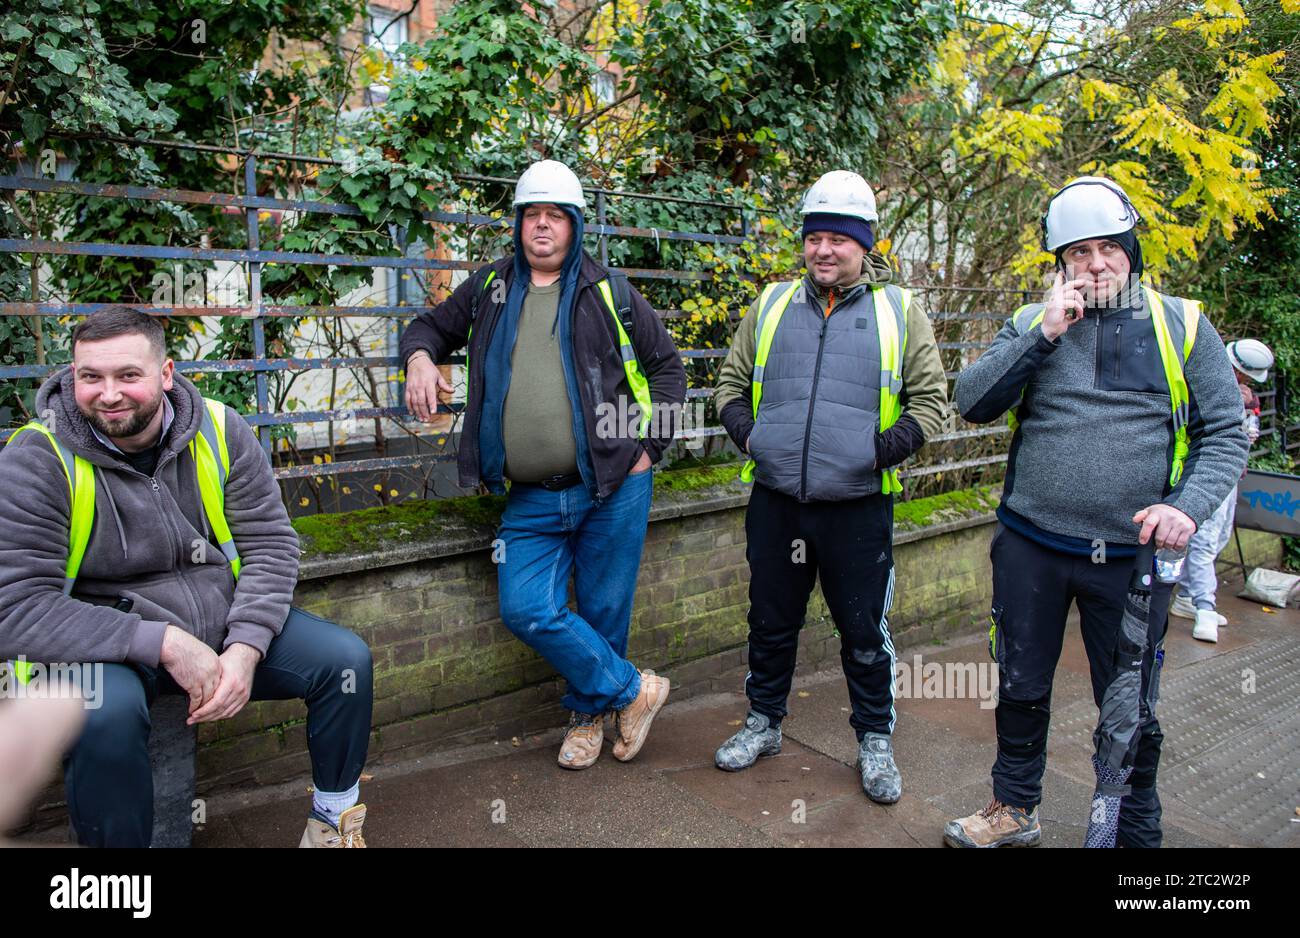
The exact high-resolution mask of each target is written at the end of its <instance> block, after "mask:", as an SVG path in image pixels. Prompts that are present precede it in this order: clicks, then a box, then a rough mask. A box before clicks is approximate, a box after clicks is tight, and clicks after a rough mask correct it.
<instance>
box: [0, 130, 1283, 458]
mask: <svg viewBox="0 0 1300 938" xmlns="http://www.w3.org/2000/svg"><path fill="white" fill-rule="evenodd" d="M100 139H111V140H113V141H118V142H129V143H131V144H134V145H151V146H159V147H174V148H179V149H186V150H193V151H198V152H205V153H212V154H214V155H218V156H226V157H236V158H238V159H239V160H241V161H242V185H243V194H242V195H241V194H232V193H221V192H208V191H196V190H189V189H177V188H163V187H151V186H133V185H111V184H98V183H87V182H79V181H75V180H60V179H51V178H47V177H43V176H23V175H5V176H0V190H7V191H11V192H19V191H26V192H31V193H43V194H51V195H72V196H79V197H87V198H108V199H129V200H140V201H147V202H171V203H179V204H185V205H196V206H212V207H219V208H225V209H231V210H235V211H240V212H242V213H243V214H244V233H245V238H246V245H245V247H243V248H219V247H186V246H175V245H132V244H108V243H87V242H67V241H59V240H47V239H46V240H43V239H31V238H29V239H0V252H5V253H11V254H35V255H38V256H42V257H52V256H59V255H65V256H67V255H74V256H85V257H114V258H137V259H143V260H159V261H166V260H174V261H217V262H228V263H233V264H241V265H244V268H245V282H246V284H247V286H248V300H249V301H248V303H247V304H241V305H228V306H186V305H161V306H160V305H153V304H148V305H145V304H128V305H136V306H138V308H140V309H142V310H145V311H147V312H150V313H152V314H155V315H165V316H182V317H183V316H192V317H209V316H215V317H238V318H241V319H246V320H249V321H250V323H251V330H252V346H253V356H252V358H247V359H204V360H200V361H177V362H176V368H177V370H178V371H180V372H182V373H186V372H189V373H194V372H200V373H217V372H247V373H252V374H253V375H254V381H255V404H256V412H255V413H250V414H246V415H245V420H246V421H247V422H248V423H249V424H250V425H251V426H252V427H254V429H255V430H256V431H257V432H258V436H259V438H260V441H261V444H262V446H263V447H264V448H265V450H266V452H267V453H268V455H270V454H271V452H272V434H271V432H270V429H271V428H272V427H276V426H286V425H292V424H302V423H315V422H327V421H333V420H338V419H340V418H342V417H343V416H344V415H346V416H347V417H349V418H357V419H369V418H384V419H392V420H396V421H402V420H404V419H408V418H410V416H411V415H410V414H409V412H408V411H407V410H406V408H405V407H404V406H400V405H399V406H374V407H363V408H356V407H347V408H332V409H327V410H311V411H299V410H294V411H276V410H274V409H273V408H272V406H271V399H270V393H269V387H268V376H269V375H271V374H272V373H275V372H287V371H300V370H316V369H342V368H372V367H382V368H392V369H399V368H400V367H401V362H400V361H399V360H398V359H397V357H396V356H389V355H376V356H364V355H360V356H339V355H335V356H328V357H320V358H316V357H308V356H301V355H300V356H292V355H290V356H282V357H273V356H271V355H268V351H267V342H266V329H265V326H266V321H267V320H268V319H273V318H276V317H289V318H295V319H297V318H311V317H317V318H333V317H343V318H348V317H366V318H381V319H382V318H391V319H393V320H396V321H398V322H402V321H405V320H408V319H411V318H413V317H415V316H416V315H418V314H420V313H422V312H431V311H432V310H433V309H434V308H435V307H433V306H427V305H419V304H408V303H406V302H405V300H404V297H403V296H402V286H401V279H400V278H398V303H397V304H395V305H394V304H385V305H374V306H370V305H365V306H340V305H336V306H324V305H317V306H312V305H289V304H276V303H267V302H265V301H264V299H263V296H262V267H263V265H265V264H270V263H274V264H305V265H318V266H320V265H332V266H347V267H364V268H371V269H374V268H390V269H395V270H401V271H404V272H417V273H418V272H425V271H454V270H473V269H476V268H477V267H479V266H480V265H481V263H482V262H481V261H469V260H455V259H450V258H439V257H432V256H427V254H428V252H427V251H426V252H425V255H424V256H418V257H413V256H405V255H393V256H388V255H384V256H357V255H343V254H323V253H314V252H304V251H283V250H264V249H262V248H261V235H262V229H261V227H260V225H261V220H260V217H259V215H260V213H262V212H267V211H282V212H303V213H318V214H326V215H338V216H351V217H364V213H363V212H362V211H361V210H360V209H358V208H356V207H355V206H352V205H348V204H346V203H339V202H331V201H320V200H312V199H292V198H275V197H269V196H259V195H257V194H256V193H257V176H258V165H259V162H258V161H259V160H264V161H265V160H277V161H287V162H298V163H306V164H318V165H320V164H325V165H339V164H338V161H335V160H331V159H327V158H324V157H315V156H305V155H299V154H287V153H258V152H254V151H251V150H242V149H237V148H229V147H218V146H212V145H207V144H193V143H187V142H181V141H142V140H134V139H127V138H100ZM457 178H458V179H459V180H460V181H462V182H466V183H476V184H498V185H512V184H513V183H514V181H515V180H513V179H508V178H503V177H492V176H476V175H462V176H458V177H457ZM586 191H588V192H589V193H592V194H593V195H594V196H595V214H596V219H595V224H592V225H589V226H587V227H586V231H587V232H588V233H590V234H592V235H594V236H595V237H596V238H597V239H598V252H599V259H600V261H601V262H602V264H605V265H608V262H609V240H610V239H611V238H653V239H656V240H666V241H686V242H698V243H708V244H717V245H732V246H735V245H740V244H742V243H743V242H745V241H746V239H747V238H748V237H749V235H750V232H751V225H750V219H751V218H752V217H753V215H754V213H755V210H754V209H753V208H750V207H746V206H743V205H740V204H736V203H725V202H711V201H706V200H696V199H688V198H684V197H678V196H666V195H659V194H654V193H636V192H626V191H621V190H611V189H603V188H596V187H587V190H586ZM611 197H615V198H626V199H646V200H652V201H659V202H666V203H675V204H682V205H686V206H691V207H696V208H699V207H706V208H712V209H720V210H722V211H723V212H724V213H728V214H729V213H732V212H734V213H735V215H736V220H735V223H736V225H737V226H738V228H739V233H738V234H732V233H729V232H726V231H721V232H718V231H685V230H675V229H656V228H643V227H630V226H624V225H613V224H609V213H608V199H609V198H611ZM423 217H424V220H425V221H427V222H428V223H429V224H431V225H447V226H453V225H462V226H469V227H472V228H479V227H503V228H507V229H508V228H509V227H511V226H512V225H513V219H512V218H506V217H497V216H491V215H484V214H476V213H471V212H446V211H438V212H426V213H423ZM622 270H623V271H624V272H625V273H626V274H627V275H628V276H629V277H631V278H634V279H645V280H672V281H682V282H690V281H697V282H708V281H711V280H712V279H713V278H714V275H713V273H712V272H710V271H700V270H674V269H658V268H622ZM34 289H39V286H34ZM912 289H913V290H914V291H917V292H918V293H920V294H921V295H922V296H923V297H925V296H926V295H927V294H929V295H935V294H937V295H940V296H943V297H945V298H952V297H965V298H966V299H967V303H965V304H958V305H973V304H974V303H975V302H976V301H978V302H980V303H982V304H983V305H985V306H992V307H994V308H993V309H992V310H990V309H987V308H980V309H976V308H972V309H963V310H934V309H933V304H928V303H927V308H929V309H930V310H931V312H930V315H931V319H932V321H933V323H934V326H935V330H936V333H937V334H938V336H939V349H940V352H941V354H942V355H943V356H944V358H945V368H946V369H947V370H945V375H946V376H947V377H948V379H949V380H950V381H951V380H952V379H954V378H955V377H956V375H957V373H958V372H959V370H960V364H961V362H962V361H964V360H965V359H966V357H967V356H968V355H969V354H970V353H973V352H977V351H979V350H981V349H983V348H986V347H987V346H988V344H989V341H990V340H991V338H992V335H993V334H994V333H995V332H996V330H997V328H998V327H999V326H1000V325H1001V322H1002V321H1003V320H1004V319H1005V318H1006V316H1007V315H1008V314H1009V313H1010V312H1011V310H1012V309H1014V308H1015V307H1016V306H1018V305H1020V303H1022V302H1025V301H1027V300H1028V299H1029V297H1028V296H1027V295H1026V294H1023V293H1022V292H1021V291H1018V290H1012V289H1005V290H1004V289H1000V288H989V287H952V286H943V285H920V286H913V287H912ZM984 301H988V302H987V303H985V302H984ZM109 305H120V304H109V303H75V302H43V301H41V299H40V297H39V296H33V297H32V298H31V300H29V301H28V302H3V303H0V314H4V315H9V316H22V317H48V316H55V317H59V316H68V315H85V314H89V313H92V312H94V311H96V310H97V309H101V308H103V307H105V306H109ZM999 307H1001V308H999ZM657 312H658V313H659V315H660V316H661V317H663V318H665V319H668V320H672V319H674V318H679V317H682V316H684V315H686V314H684V313H683V312H681V311H679V310H671V309H661V310H657ZM953 324H957V327H958V328H957V330H956V332H957V335H956V336H955V337H954V336H951V335H949V334H948V333H950V332H952V331H954V330H953V329H952V326H953ZM972 333H974V334H976V335H975V337H973V336H972ZM680 353H681V355H682V357H683V358H684V359H686V360H687V361H688V362H689V361H697V362H707V361H708V360H710V359H721V358H723V357H724V356H725V355H726V354H727V350H726V349H724V348H702V349H681V350H680ZM452 361H453V362H459V361H463V356H462V357H457V358H454V359H452ZM949 364H956V365H957V366H958V367H954V368H950V369H949V368H948V365H949ZM60 367H62V366H61V365H50V364H46V365H37V364H23V365H10V366H3V367H0V379H6V380H7V379H15V378H42V377H44V376H46V375H48V374H50V373H51V372H53V371H55V370H57V369H58V368H60ZM1282 387H1283V386H1282V385H1281V383H1280V382H1279V388H1276V389H1267V390H1265V391H1263V392H1262V393H1261V395H1260V396H1261V398H1262V399H1264V400H1265V407H1266V409H1265V412H1264V414H1263V415H1262V417H1263V418H1264V419H1263V420H1261V423H1262V424H1264V430H1263V433H1264V436H1267V435H1270V434H1274V433H1276V434H1278V435H1279V436H1280V438H1281V445H1282V449H1283V451H1284V452H1286V453H1288V454H1289V453H1291V452H1293V451H1294V450H1296V449H1298V448H1300V433H1298V432H1297V430H1300V427H1286V426H1284V425H1283V423H1282V422H1281V421H1278V420H1276V416H1277V414H1278V412H1279V408H1278V407H1277V406H1276V404H1277V400H1278V394H1279V392H1280V390H1281V389H1282ZM711 394H712V391H711V389H709V388H707V387H696V388H691V389H689V390H688V392H687V395H688V399H691V400H700V399H704V398H708V397H710V396H711ZM398 399H399V400H400V399H401V396H400V393H399V395H398ZM459 410H460V408H459V407H458V406H457V405H450V406H449V405H446V404H440V405H439V412H440V413H451V414H455V413H457V412H459ZM13 429H14V428H8V429H4V430H0V441H3V440H5V439H7V438H8V436H9V434H10V433H12V432H13ZM1008 432H1009V431H1008V428H1007V427H1006V426H1004V425H998V426H983V427H975V426H968V425H966V424H965V423H964V422H963V421H961V420H960V418H959V417H954V418H953V421H952V427H951V429H947V430H945V432H943V433H941V434H939V435H937V436H935V437H932V438H931V439H930V440H929V443H930V444H931V446H930V447H927V450H926V454H927V455H928V456H931V457H933V454H935V453H937V452H945V451H951V450H952V449H954V448H956V449H957V450H959V452H956V453H952V452H949V457H950V458H945V459H943V460H941V461H938V462H932V463H919V464H917V463H909V464H907V465H906V466H905V467H904V468H903V469H902V470H901V472H900V475H901V476H903V477H910V478H919V477H927V476H942V475H943V474H944V473H952V472H960V471H964V470H977V469H984V468H991V467H996V466H999V465H1000V464H1002V463H1005V462H1006V458H1007V456H1006V452H1005V447H1000V448H1001V450H1002V451H1000V452H991V451H989V448H990V446H993V445H995V444H998V443H1000V440H1001V438H1004V437H1005V436H1006V435H1007V434H1008ZM683 435H684V436H687V437H717V436H722V435H725V431H724V430H723V429H722V428H721V427H719V426H709V427H701V428H694V429H691V430H687V431H685V433H684V434H683ZM1292 439H1294V440H1295V442H1291V440H1292ZM972 445H973V446H975V447H976V448H977V450H978V451H977V452H974V453H971V452H964V453H963V452H960V450H963V449H967V448H968V447H969V446H972ZM451 459H454V454H451V453H446V452H431V451H426V452H417V453H414V454H410V455H403V456H387V457H379V458H361V459H348V460H345V461H337V462H331V463H327V464H310V465H290V466H283V465H282V466H277V467H276V469H275V473H276V476H277V478H280V479H282V480H289V479H295V478H297V479H302V478H307V477H321V476H333V475H339V474H343V473H353V472H366V471H386V470H391V469H399V468H404V467H419V466H424V465H427V464H429V463H432V462H444V461H449V460H451Z"/></svg>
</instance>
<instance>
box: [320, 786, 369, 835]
mask: <svg viewBox="0 0 1300 938" xmlns="http://www.w3.org/2000/svg"><path fill="white" fill-rule="evenodd" d="M360 797H361V782H360V780H358V781H357V783H356V784H355V785H353V786H352V787H351V788H349V789H348V790H347V791H317V792H316V793H315V794H314V795H312V800H311V807H312V810H313V811H315V812H316V813H317V814H319V815H320V816H321V817H323V818H328V819H329V822H330V824H332V825H334V828H335V829H336V830H337V829H338V826H339V815H340V814H342V813H343V812H344V811H346V810H347V809H348V808H350V807H352V806H353V805H354V804H356V803H357V801H358V800H359V799H360Z"/></svg>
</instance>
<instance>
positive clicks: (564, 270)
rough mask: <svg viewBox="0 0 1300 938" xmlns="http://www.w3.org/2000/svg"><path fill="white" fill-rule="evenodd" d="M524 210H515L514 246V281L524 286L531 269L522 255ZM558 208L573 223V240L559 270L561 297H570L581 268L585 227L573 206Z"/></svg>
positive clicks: (527, 281)
mask: <svg viewBox="0 0 1300 938" xmlns="http://www.w3.org/2000/svg"><path fill="white" fill-rule="evenodd" d="M525 208H527V206H525V205H521V206H519V207H518V208H517V209H515V229H514V246H515V280H516V281H518V282H519V283H521V284H523V285H525V286H526V285H527V284H528V283H529V282H530V281H531V280H532V268H531V267H530V266H529V265H528V258H527V256H526V255H525V254H524V241H523V228H524V209H525ZM560 208H562V209H564V213H565V214H566V215H568V216H569V221H570V222H572V223H573V240H572V241H570V242H569V250H568V253H567V254H565V255H564V266H563V267H561V268H560V284H561V287H560V293H561V295H562V296H563V295H566V294H567V295H569V296H572V293H573V286H574V285H575V284H576V283H577V279H578V270H579V269H580V268H581V267H582V236H583V231H584V228H585V225H584V223H583V218H582V213H581V212H579V211H578V209H577V208H576V207H575V206H572V205H561V206H560Z"/></svg>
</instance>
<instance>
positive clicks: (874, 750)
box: [858, 733, 903, 804]
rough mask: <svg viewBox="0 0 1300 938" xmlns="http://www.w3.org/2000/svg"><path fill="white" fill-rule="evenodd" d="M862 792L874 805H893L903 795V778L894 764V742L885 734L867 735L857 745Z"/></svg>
mask: <svg viewBox="0 0 1300 938" xmlns="http://www.w3.org/2000/svg"><path fill="white" fill-rule="evenodd" d="M858 771H859V772H861V773H862V790H863V791H865V792H866V793H867V797H868V798H870V799H871V800H872V801H874V802H876V804H893V803H894V802H895V801H897V800H898V799H899V798H901V797H902V795H903V776H902V775H901V774H900V773H899V771H898V766H897V765H895V764H894V742H893V740H892V739H890V737H889V735H888V734H887V733H868V734H866V735H865V736H863V737H862V742H861V743H859V744H858Z"/></svg>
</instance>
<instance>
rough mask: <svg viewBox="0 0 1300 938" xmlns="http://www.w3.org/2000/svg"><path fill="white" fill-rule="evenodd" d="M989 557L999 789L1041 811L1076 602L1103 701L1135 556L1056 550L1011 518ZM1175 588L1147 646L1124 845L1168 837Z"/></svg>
mask: <svg viewBox="0 0 1300 938" xmlns="http://www.w3.org/2000/svg"><path fill="white" fill-rule="evenodd" d="M989 555H990V557H991V558H992V561H993V610H992V613H991V616H990V618H991V623H990V624H991V631H990V643H991V645H992V649H991V650H992V651H993V656H994V658H995V659H996V660H997V663H998V706H997V732H998V757H997V761H996V762H995V763H994V764H993V795H994V797H995V798H997V799H998V800H999V801H1001V802H1002V803H1004V804H1010V805H1015V806H1017V807H1022V808H1032V807H1033V806H1035V805H1037V804H1038V803H1039V802H1040V801H1041V800H1042V793H1043V788H1042V781H1043V772H1044V770H1045V769H1046V768H1047V727H1048V723H1049V721H1050V719H1051V701H1052V678H1053V676H1054V674H1055V672H1056V663H1057V661H1058V659H1059V658H1060V657H1061V646H1062V643H1063V642H1064V639H1065V621H1066V617H1067V616H1068V615H1069V611H1070V604H1071V603H1074V604H1075V605H1077V606H1078V608H1079V624H1080V629H1081V631H1082V633H1083V646H1084V649H1085V651H1086V652H1087V655H1088V670H1089V674H1090V676H1091V678H1092V694H1093V700H1094V701H1095V702H1096V704H1097V706H1099V707H1100V706H1101V701H1102V696H1103V695H1104V693H1105V691H1106V688H1107V686H1109V684H1110V682H1111V680H1112V678H1113V677H1114V674H1115V660H1116V657H1115V651H1116V646H1117V644H1118V642H1119V636H1120V623H1121V621H1122V620H1123V618H1124V599H1125V597H1126V595H1127V593H1128V583H1129V574H1130V573H1131V572H1132V570H1133V559H1132V558H1131V557H1125V558H1118V557H1113V558H1109V562H1107V563H1096V562H1094V561H1093V558H1092V557H1081V556H1074V555H1072V554H1065V553H1062V552H1060V551H1055V550H1051V549H1050V548H1047V547H1044V546H1043V545H1041V544H1038V543H1036V542H1034V541H1032V540H1030V539H1029V538H1027V537H1023V536H1022V535H1020V534H1017V533H1016V532H1015V531H1012V530H1010V529H1008V528H1006V527H1005V526H1003V525H1001V524H999V525H998V527H997V530H996V532H995V533H994V535H993V541H992V543H991V544H990V547H989ZM1172 590H1173V586H1172V584H1168V583H1160V582H1159V581H1157V582H1156V583H1155V588H1154V589H1153V591H1152V594H1151V614H1150V619H1149V620H1148V631H1147V649H1146V654H1145V655H1144V656H1143V659H1142V695H1143V697H1144V699H1145V700H1146V702H1147V712H1148V714H1149V715H1148V716H1147V718H1146V720H1145V722H1143V723H1142V725H1141V726H1140V727H1139V728H1138V733H1139V738H1138V741H1137V752H1136V755H1135V761H1134V765H1133V774H1132V775H1131V776H1130V778H1129V785H1130V786H1131V788H1132V792H1131V794H1129V795H1126V796H1125V797H1124V799H1123V800H1122V801H1121V802H1120V812H1119V838H1118V843H1119V844H1120V846H1124V847H1158V846H1160V841H1161V832H1160V811H1161V809H1160V798H1159V796H1158V795H1157V793H1156V769H1157V768H1158V767H1159V764H1160V745H1161V743H1162V742H1163V740H1164V735H1163V734H1162V733H1161V732H1160V723H1159V721H1158V720H1157V719H1156V716H1155V708H1156V700H1157V698H1158V697H1159V692H1160V663H1161V662H1162V661H1163V659H1164V639H1165V629H1166V626H1167V625H1168V614H1169V599H1170V594H1171V592H1172Z"/></svg>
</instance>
